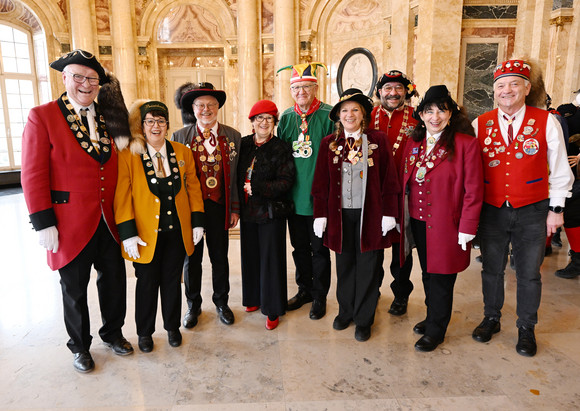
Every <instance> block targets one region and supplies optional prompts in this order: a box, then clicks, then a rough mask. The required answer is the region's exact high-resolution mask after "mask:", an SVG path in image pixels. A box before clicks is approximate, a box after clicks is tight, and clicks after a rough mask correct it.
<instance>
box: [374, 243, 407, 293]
mask: <svg viewBox="0 0 580 411" xmlns="http://www.w3.org/2000/svg"><path fill="white" fill-rule="evenodd" d="M400 249H401V244H399V243H393V244H392V246H391V256H392V257H391V265H390V267H389V268H390V270H391V275H392V276H393V281H392V282H391V290H392V291H393V295H394V296H395V298H409V295H411V291H413V288H414V287H413V282H412V281H411V271H412V270H413V254H412V253H409V255H407V258H405V262H404V263H403V266H402V267H401V257H400V255H399V252H400ZM384 260H385V250H379V253H378V256H377V265H378V270H379V276H380V283H379V287H380V286H381V285H382V283H383V278H384V277H385V269H384V268H383V262H384Z"/></svg>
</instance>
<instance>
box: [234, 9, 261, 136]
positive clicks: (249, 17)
mask: <svg viewBox="0 0 580 411" xmlns="http://www.w3.org/2000/svg"><path fill="white" fill-rule="evenodd" d="M259 6H260V1H259V0H239V1H238V69H239V78H240V87H239V93H240V94H239V100H240V104H239V106H238V113H239V118H240V119H241V121H240V124H238V126H239V128H240V132H241V133H242V135H246V134H249V133H250V131H251V130H252V125H251V124H250V122H249V121H248V120H247V118H248V113H249V112H250V109H251V108H252V106H253V105H254V104H255V103H256V102H257V101H258V100H261V98H262V92H261V87H262V57H261V53H260V49H261V41H260V26H261V25H260V22H259V14H258V7H259Z"/></svg>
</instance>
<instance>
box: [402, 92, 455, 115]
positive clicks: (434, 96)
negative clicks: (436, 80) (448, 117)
mask: <svg viewBox="0 0 580 411" xmlns="http://www.w3.org/2000/svg"><path fill="white" fill-rule="evenodd" d="M445 100H446V101H447V103H449V104H450V105H451V106H450V107H447V108H448V109H449V110H450V111H456V110H458V106H457V103H456V102H455V100H453V97H451V94H450V93H449V90H448V89H447V86H446V85H444V84H440V85H438V86H431V87H429V90H427V92H426V93H425V96H423V99H422V100H421V101H420V102H419V105H418V106H417V109H416V110H415V112H414V113H413V117H414V116H415V113H417V115H418V113H421V112H422V111H423V110H424V109H425V107H426V106H430V105H431V104H433V103H436V102H441V101H445Z"/></svg>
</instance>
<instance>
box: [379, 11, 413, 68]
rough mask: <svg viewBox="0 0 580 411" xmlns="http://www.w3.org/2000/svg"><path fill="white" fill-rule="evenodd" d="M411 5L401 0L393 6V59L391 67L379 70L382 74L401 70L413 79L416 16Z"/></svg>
mask: <svg viewBox="0 0 580 411" xmlns="http://www.w3.org/2000/svg"><path fill="white" fill-rule="evenodd" d="M410 3H411V2H410V0H399V1H394V2H392V4H391V12H392V18H391V53H390V56H391V59H390V61H389V67H379V68H378V69H379V73H381V74H382V73H385V72H387V71H389V70H400V71H402V72H403V73H405V74H407V75H409V77H411V74H412V72H413V53H412V51H413V26H414V15H413V13H412V12H411V4H410Z"/></svg>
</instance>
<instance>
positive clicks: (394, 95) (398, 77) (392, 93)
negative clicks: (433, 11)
mask: <svg viewBox="0 0 580 411" xmlns="http://www.w3.org/2000/svg"><path fill="white" fill-rule="evenodd" d="M416 95H417V88H416V86H415V84H413V82H412V81H411V79H409V78H408V77H407V76H405V74H403V73H401V72H400V71H398V70H391V71H389V72H388V73H385V74H383V75H382V76H381V78H380V79H379V81H378V82H377V85H376V96H377V97H378V98H379V99H380V100H381V104H380V105H379V106H376V107H375V108H374V109H373V111H372V113H371V124H370V127H369V128H373V129H375V130H381V131H383V132H385V133H386V134H387V136H388V137H389V143H390V145H391V151H392V154H393V158H394V159H395V166H396V167H397V172H400V169H401V159H402V156H403V149H404V148H405V143H406V142H407V139H408V138H409V136H410V135H411V132H412V131H413V129H414V128H415V126H416V125H417V120H415V119H414V118H413V107H411V106H409V105H407V102H408V101H409V99H410V98H411V97H413V96H416ZM389 237H390V240H391V242H392V244H393V247H392V259H391V266H390V269H391V275H392V276H393V281H392V282H391V290H393V295H394V296H395V299H394V300H393V303H392V304H391V307H390V308H389V314H391V315H403V314H405V313H406V312H407V303H408V301H409V295H410V294H411V291H413V283H412V282H411V280H410V279H409V277H410V276H411V270H412V269H413V255H412V254H411V253H409V254H408V255H407V258H406V259H405V262H404V263H403V265H402V266H401V262H400V258H399V251H400V247H399V238H398V233H396V232H392V233H391V234H389ZM384 258H385V253H384V250H383V251H382V252H381V253H380V254H379V257H378V260H379V261H378V265H379V272H380V276H381V282H382V280H383V277H384V275H385V272H384V270H383V260H384Z"/></svg>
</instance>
